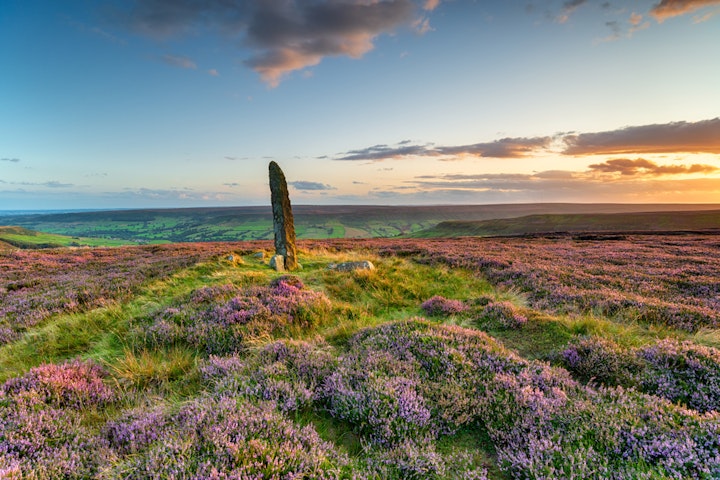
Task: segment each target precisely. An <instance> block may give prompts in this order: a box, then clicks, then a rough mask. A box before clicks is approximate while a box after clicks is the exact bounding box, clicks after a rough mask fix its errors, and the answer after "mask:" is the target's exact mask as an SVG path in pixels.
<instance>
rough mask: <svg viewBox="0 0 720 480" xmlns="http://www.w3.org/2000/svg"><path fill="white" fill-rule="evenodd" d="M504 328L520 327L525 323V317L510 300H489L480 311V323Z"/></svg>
mask: <svg viewBox="0 0 720 480" xmlns="http://www.w3.org/2000/svg"><path fill="white" fill-rule="evenodd" d="M484 322H489V323H490V325H492V326H495V327H500V328H506V329H510V330H513V329H516V328H520V327H522V326H523V325H525V324H526V323H527V317H526V316H525V315H523V314H522V313H520V312H519V311H518V308H517V307H516V306H515V305H513V304H512V303H510V302H490V303H488V304H487V305H486V306H485V308H483V310H482V313H481V323H484Z"/></svg>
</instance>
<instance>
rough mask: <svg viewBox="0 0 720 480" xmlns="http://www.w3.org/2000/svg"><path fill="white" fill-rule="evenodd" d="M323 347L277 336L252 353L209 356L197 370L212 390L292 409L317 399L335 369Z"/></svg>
mask: <svg viewBox="0 0 720 480" xmlns="http://www.w3.org/2000/svg"><path fill="white" fill-rule="evenodd" d="M327 348H328V346H327V345H313V344H309V343H306V342H294V341H290V340H281V341H277V342H274V343H271V344H269V345H267V346H266V347H264V348H263V349H262V350H260V351H259V352H258V354H257V355H256V356H254V357H248V358H241V357H238V356H231V357H216V356H211V357H210V358H209V359H208V360H207V361H206V362H204V363H203V364H202V365H201V367H200V371H201V373H202V375H203V378H204V379H205V380H206V381H208V382H210V383H211V384H212V385H213V392H214V393H216V394H220V395H225V396H227V395H229V396H239V395H243V396H247V397H249V398H256V399H261V400H267V401H272V402H274V403H275V405H276V407H277V408H278V409H279V410H281V411H283V412H289V411H295V410H300V409H303V408H305V407H309V406H311V405H312V402H313V401H315V400H317V399H318V393H317V392H318V390H319V387H320V385H322V383H323V382H324V380H325V378H327V377H328V376H329V375H330V374H331V373H332V372H333V371H334V370H335V368H336V366H337V360H336V358H335V357H334V356H333V355H332V354H330V353H329V352H328V351H327Z"/></svg>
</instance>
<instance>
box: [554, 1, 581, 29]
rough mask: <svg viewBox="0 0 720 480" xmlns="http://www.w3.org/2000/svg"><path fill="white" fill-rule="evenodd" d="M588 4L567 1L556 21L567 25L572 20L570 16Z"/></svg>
mask: <svg viewBox="0 0 720 480" xmlns="http://www.w3.org/2000/svg"><path fill="white" fill-rule="evenodd" d="M585 3H587V0H567V1H566V2H565V3H563V6H562V10H561V11H560V14H559V15H558V16H557V18H556V19H555V20H556V21H557V22H558V23H565V22H567V21H568V20H569V19H570V15H571V14H572V13H573V12H574V11H575V10H576V9H577V8H578V7H579V6H581V5H583V4H585Z"/></svg>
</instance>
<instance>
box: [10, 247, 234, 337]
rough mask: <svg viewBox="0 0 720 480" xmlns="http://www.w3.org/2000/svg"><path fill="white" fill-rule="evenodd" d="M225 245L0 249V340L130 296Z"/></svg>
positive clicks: (203, 258)
mask: <svg viewBox="0 0 720 480" xmlns="http://www.w3.org/2000/svg"><path fill="white" fill-rule="evenodd" d="M227 248H228V245H219V244H215V245H210V244H209V245H203V247H202V248H198V246H197V245H193V244H176V245H154V246H147V247H124V248H97V249H81V250H70V249H57V250H42V251H41V250H20V251H14V252H11V253H6V254H2V255H0V344H3V343H9V342H12V341H14V340H16V339H17V338H18V337H19V336H20V334H22V332H24V331H25V330H27V329H28V328H31V327H33V326H35V325H38V324H39V323H40V322H42V321H43V320H45V319H46V318H48V317H49V316H50V315H53V314H56V313H67V312H78V311H86V310H90V309H92V308H96V307H99V306H103V305H106V304H107V303H108V302H109V301H112V300H122V299H126V298H129V296H130V295H132V294H133V293H136V292H137V291H138V289H139V287H140V286H141V285H142V284H144V283H146V282H147V281H148V280H152V279H156V278H162V277H166V276H168V275H170V274H171V273H173V272H176V271H178V270H180V269H182V268H187V267H188V266H190V265H194V264H195V263H197V262H199V261H202V260H207V259H209V258H211V257H213V256H216V255H218V254H221V253H223V252H225V251H227Z"/></svg>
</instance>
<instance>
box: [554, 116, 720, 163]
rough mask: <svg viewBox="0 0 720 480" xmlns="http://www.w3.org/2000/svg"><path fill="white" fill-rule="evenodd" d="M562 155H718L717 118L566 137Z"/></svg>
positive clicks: (718, 127) (719, 145)
mask: <svg viewBox="0 0 720 480" xmlns="http://www.w3.org/2000/svg"><path fill="white" fill-rule="evenodd" d="M563 141H564V142H565V144H566V148H565V150H564V151H563V153H564V154H566V155H598V154H611V155H615V154H636V153H720V118H714V119H711V120H702V121H699V122H672V123H665V124H653V125H643V126H638V127H625V128H621V129H618V130H611V131H607V132H598V133H582V134H579V135H566V136H565V137H564V139H563Z"/></svg>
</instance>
